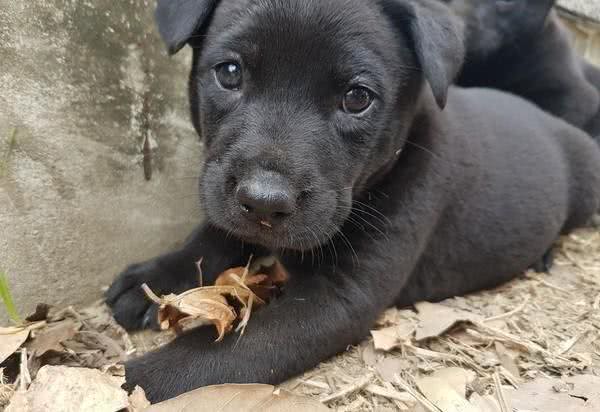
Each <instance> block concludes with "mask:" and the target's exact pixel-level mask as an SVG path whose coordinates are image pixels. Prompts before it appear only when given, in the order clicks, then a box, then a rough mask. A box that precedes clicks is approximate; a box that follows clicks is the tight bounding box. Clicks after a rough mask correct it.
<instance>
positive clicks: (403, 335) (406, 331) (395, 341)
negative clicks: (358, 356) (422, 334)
mask: <svg viewBox="0 0 600 412" xmlns="http://www.w3.org/2000/svg"><path fill="white" fill-rule="evenodd" d="M414 332H415V326H414V325H413V324H412V322H410V321H408V320H404V321H402V322H400V323H399V324H397V325H395V326H389V327H387V328H383V329H379V330H372V331H371V335H372V336H373V344H374V345H375V349H377V350H383V351H386V352H387V351H391V350H392V349H394V348H396V347H398V346H400V345H402V344H403V343H404V342H406V341H408V340H410V339H411V337H412V335H413V333H414Z"/></svg>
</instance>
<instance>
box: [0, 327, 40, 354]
mask: <svg viewBox="0 0 600 412" xmlns="http://www.w3.org/2000/svg"><path fill="white" fill-rule="evenodd" d="M45 324H46V322H35V323H31V324H27V325H25V326H13V327H8V328H0V363H2V362H4V361H5V360H6V359H7V358H8V357H9V356H10V355H12V354H13V353H15V352H16V351H17V350H19V348H20V347H21V345H22V344H23V343H25V341H26V340H27V338H28V337H29V333H30V332H31V331H32V330H34V329H38V328H41V327H42V326H44V325H45Z"/></svg>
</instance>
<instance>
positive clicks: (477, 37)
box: [443, 0, 600, 139]
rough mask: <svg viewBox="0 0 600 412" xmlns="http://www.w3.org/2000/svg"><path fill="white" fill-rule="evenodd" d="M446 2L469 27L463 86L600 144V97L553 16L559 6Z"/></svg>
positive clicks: (530, 1)
mask: <svg viewBox="0 0 600 412" xmlns="http://www.w3.org/2000/svg"><path fill="white" fill-rule="evenodd" d="M443 1H444V2H446V3H450V5H451V7H452V8H453V9H454V10H455V11H456V13H457V14H458V15H460V16H461V17H462V18H463V20H464V22H465V30H466V43H467V56H466V61H465V65H464V67H463V70H462V72H461V74H460V75H459V77H458V79H457V84H458V85H460V86H463V87H491V88H495V89H500V90H505V91H508V92H511V93H514V94H516V95H519V96H522V97H524V98H526V99H527V100H530V101H532V102H534V103H535V104H537V105H538V106H539V107H541V108H542V109H544V110H546V111H548V112H550V113H552V114H554V115H555V116H558V117H560V118H562V119H565V120H566V121H567V122H569V123H571V124H573V125H575V126H577V127H579V128H582V129H584V130H586V131H587V132H588V133H590V134H592V135H593V136H598V139H600V131H597V130H596V129H595V126H594V125H593V123H594V122H596V123H598V122H600V94H599V92H598V89H597V88H596V87H594V85H593V84H591V83H590V80H589V79H588V78H586V73H584V65H586V67H588V66H587V63H585V62H584V61H583V59H582V58H581V57H579V56H577V55H576V53H575V51H574V50H573V48H572V46H571V41H570V39H569V36H568V34H567V32H566V29H565V28H564V27H563V25H562V24H561V23H560V21H559V20H558V17H557V16H556V14H555V13H554V12H553V11H552V6H553V5H554V3H555V2H556V0H522V1H507V0H443ZM588 70H589V71H590V73H589V74H590V75H593V67H591V66H589V69H588Z"/></svg>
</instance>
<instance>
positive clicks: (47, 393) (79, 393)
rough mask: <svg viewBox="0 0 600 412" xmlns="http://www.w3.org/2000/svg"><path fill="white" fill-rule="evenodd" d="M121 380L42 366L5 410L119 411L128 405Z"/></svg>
mask: <svg viewBox="0 0 600 412" xmlns="http://www.w3.org/2000/svg"><path fill="white" fill-rule="evenodd" d="M123 381H124V379H119V378H113V377H111V376H108V375H105V374H103V373H102V372H100V371H97V370H94V369H85V368H69V367H66V366H44V367H43V368H42V369H40V370H39V372H38V374H37V377H36V378H35V380H34V381H33V383H32V384H31V386H30V387H29V389H28V390H27V392H24V393H23V392H18V393H17V395H19V396H17V395H15V396H14V397H13V399H12V400H11V403H10V405H9V406H8V408H7V409H6V412H37V411H44V412H59V411H60V412H71V411H72V412H79V411H86V412H104V411H118V410H121V409H124V408H127V406H128V405H129V402H128V400H127V393H126V392H125V391H124V390H123V389H121V387H120V386H121V385H122V384H123Z"/></svg>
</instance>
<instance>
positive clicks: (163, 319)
mask: <svg viewBox="0 0 600 412" xmlns="http://www.w3.org/2000/svg"><path fill="white" fill-rule="evenodd" d="M143 288H144V291H145V292H146V294H147V295H148V296H149V297H150V298H151V299H152V300H153V301H155V302H156V303H158V304H159V305H160V308H159V310H158V323H159V325H160V328H161V329H163V330H166V329H169V328H176V329H179V330H188V329H192V328H195V327H199V326H204V325H210V324H212V325H214V326H215V327H216V328H217V333H218V334H219V337H218V338H217V341H220V340H222V339H223V337H224V336H225V333H227V332H229V331H230V330H231V328H232V327H233V322H234V321H235V319H236V317H237V315H236V313H235V311H234V310H233V308H232V307H231V306H229V304H228V303H227V299H225V297H224V296H223V294H222V293H219V288H216V287H205V288H196V289H191V290H188V291H187V292H184V293H182V294H181V295H173V294H171V295H167V296H163V297H162V298H158V297H157V296H156V295H154V293H153V292H152V291H151V290H150V288H148V286H147V285H143ZM220 288H223V287H220Z"/></svg>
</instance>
